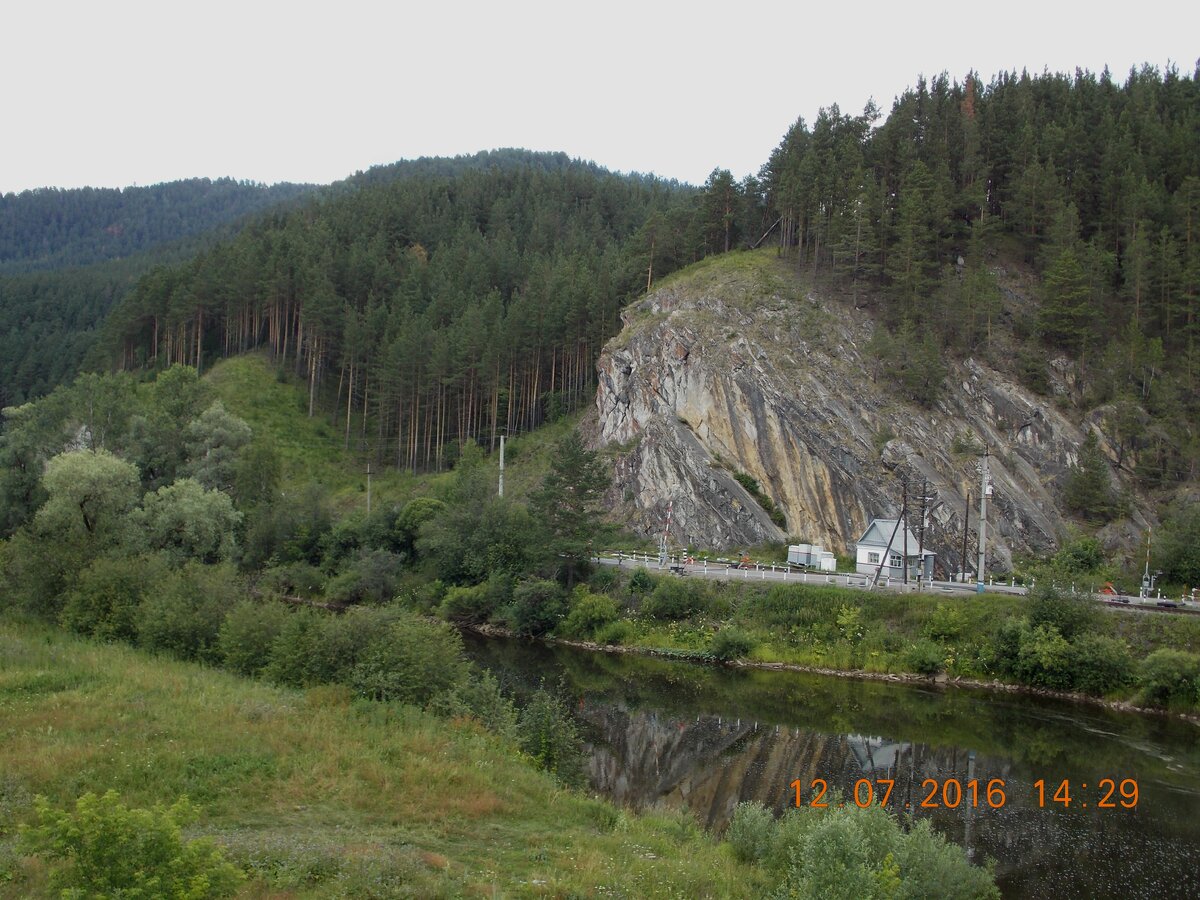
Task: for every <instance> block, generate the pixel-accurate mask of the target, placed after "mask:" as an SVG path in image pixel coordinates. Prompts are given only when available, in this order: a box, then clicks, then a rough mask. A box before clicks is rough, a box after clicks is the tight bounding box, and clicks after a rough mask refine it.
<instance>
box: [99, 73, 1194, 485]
mask: <svg viewBox="0 0 1200 900" xmlns="http://www.w3.org/2000/svg"><path fill="white" fill-rule="evenodd" d="M1198 123H1200V93H1198V87H1197V80H1196V76H1195V75H1194V74H1193V75H1191V76H1189V75H1186V74H1181V73H1179V72H1178V71H1176V70H1175V69H1173V68H1172V69H1167V70H1166V71H1161V70H1158V69H1155V68H1151V67H1145V68H1143V69H1141V70H1138V71H1132V72H1130V73H1129V75H1128V76H1127V77H1126V78H1125V80H1124V81H1123V82H1122V81H1120V80H1117V79H1114V78H1113V77H1112V76H1111V75H1110V74H1109V73H1108V72H1107V71H1106V72H1104V73H1101V74H1099V75H1096V74H1093V73H1088V72H1077V73H1076V74H1075V75H1073V76H1068V75H1061V74H1043V75H1038V76H1031V75H1029V74H1026V73H1022V74H1021V75H1016V74H1010V73H1005V74H1001V75H999V76H997V77H995V78H994V79H993V80H992V81H991V82H990V83H984V82H983V80H982V79H981V78H979V77H978V76H977V75H975V74H970V75H968V76H967V77H966V78H965V79H963V80H962V81H961V82H960V81H957V80H952V79H951V78H949V77H948V76H946V75H940V76H937V77H935V78H932V79H924V78H922V79H920V80H918V82H917V84H916V86H915V87H913V88H910V89H909V90H906V91H905V92H904V93H903V94H902V95H900V96H899V97H898V98H897V100H896V101H895V103H894V105H893V108H892V110H891V112H890V113H889V114H888V115H887V116H886V117H885V116H882V115H881V114H880V112H879V111H878V110H877V109H876V108H875V107H874V106H873V105H868V107H867V108H866V109H865V110H864V112H863V113H862V114H860V115H848V114H845V113H842V112H841V111H840V110H839V109H838V108H837V107H831V108H828V109H824V110H822V111H821V112H820V114H819V115H818V116H817V118H816V120H815V121H814V122H813V123H811V125H810V124H808V123H806V122H804V121H803V120H800V121H797V122H796V124H795V125H794V126H793V127H792V128H791V129H790V130H789V131H788V133H787V134H786V135H785V136H784V137H783V140H782V141H781V143H780V144H779V146H778V147H777V148H775V150H774V151H773V152H772V153H771V154H770V157H769V159H768V160H767V162H766V163H765V164H764V165H763V167H762V169H761V171H760V173H759V175H758V177H747V178H745V179H743V180H742V181H740V182H738V181H736V180H735V179H734V178H733V176H732V175H731V174H730V173H729V172H728V171H726V170H722V169H719V168H718V169H716V170H714V172H713V174H712V176H711V177H710V178H709V180H708V182H707V183H706V184H705V185H704V186H703V187H702V188H701V189H700V190H693V189H688V188H686V187H681V186H679V185H677V184H674V183H666V182H662V181H657V180H655V179H652V178H642V177H621V176H616V175H611V174H608V173H606V172H604V171H602V170H599V169H598V168H596V167H595V166H590V165H584V164H580V163H572V162H571V161H569V160H567V159H566V157H564V156H562V155H546V154H541V155H534V154H525V153H522V152H519V151H501V152H497V153H491V154H479V155H477V156H475V157H470V158H460V159H458V160H422V161H418V162H416V163H402V164H398V165H397V166H390V167H381V168H380V169H377V170H372V171H371V172H368V173H364V174H361V175H359V176H357V177H355V178H353V179H349V180H348V181H347V182H344V183H342V184H341V185H339V186H338V188H339V189H338V190H336V191H331V192H329V193H327V194H326V195H324V196H323V197H322V198H321V199H319V200H314V201H312V202H310V203H308V204H307V205H304V206H302V207H301V208H298V209H294V210H292V211H290V212H285V213H279V214H275V215H270V216H267V217H265V218H262V219H260V220H258V221H257V222H255V223H254V224H253V225H252V226H250V227H249V228H247V229H246V230H244V231H243V232H242V233H241V234H240V235H239V236H238V237H237V238H236V239H234V240H232V241H228V242H226V243H223V244H221V245H219V246H217V247H215V248H214V249H212V250H211V251H209V252H207V253H205V254H203V255H201V256H200V257H198V258H196V259H193V260H191V261H189V262H187V263H184V264H182V265H178V266H174V267H169V268H165V269H162V270H159V271H155V272H154V273H152V274H150V275H148V276H147V277H145V278H144V279H142V280H141V281H140V282H139V283H138V285H137V286H136V288H135V289H134V290H133V291H131V292H130V294H129V296H128V297H127V298H126V300H125V301H124V302H123V303H122V304H121V305H120V306H119V308H118V309H117V310H116V311H115V312H114V314H113V315H112V316H111V318H110V319H109V321H108V323H107V329H106V331H107V333H106V339H105V348H106V349H107V351H108V353H109V358H108V360H107V361H108V362H109V363H110V364H114V365H117V366H120V367H126V368H128V367H136V366H142V365H168V364H171V363H174V362H188V363H191V364H198V365H200V366H203V365H204V364H205V361H206V360H211V359H213V358H215V357H218V356H221V355H225V354H230V353H237V352H241V351H244V350H246V349H249V348H251V347H259V346H265V347H267V348H269V349H270V351H271V352H272V354H274V356H275V357H276V358H277V360H278V361H279V363H280V364H281V365H283V366H287V367H288V368H291V369H294V370H295V371H296V372H297V373H299V374H300V375H302V376H303V377H304V378H305V379H306V380H307V382H308V384H309V387H310V394H311V398H312V405H313V408H314V409H316V408H317V407H318V406H323V408H332V409H334V410H335V411H336V415H338V416H344V415H345V414H346V413H347V412H349V413H350V416H349V417H348V418H347V419H346V421H350V420H351V419H355V418H356V417H358V418H361V417H362V416H363V415H364V414H365V415H366V416H367V417H368V418H369V419H370V420H371V428H370V434H369V436H368V444H369V446H370V447H371V448H372V450H373V452H374V453H375V454H376V455H377V456H378V457H379V458H380V459H381V460H391V461H393V462H394V463H396V464H398V465H400V466H406V467H415V468H421V467H437V466H439V465H440V463H441V461H442V460H443V459H444V457H445V444H446V442H447V441H456V440H460V439H462V438H467V437H470V438H476V439H482V440H483V441H484V442H486V443H491V441H492V440H493V439H494V436H495V434H496V433H497V432H498V430H499V429H502V428H506V429H509V430H510V431H511V430H522V429H526V428H529V427H532V426H534V425H537V424H538V423H539V422H541V421H542V420H543V419H544V418H545V417H546V415H547V414H548V413H550V414H553V413H554V412H556V411H558V410H562V409H568V408H572V407H574V406H576V405H578V404H579V403H580V402H582V400H583V399H584V398H585V397H586V396H587V394H588V392H589V390H590V383H591V378H592V366H593V363H594V361H595V357H596V354H597V352H598V350H599V349H600V347H601V345H602V344H603V342H604V341H605V340H606V339H607V338H608V337H610V336H612V335H613V334H614V333H615V332H616V330H617V329H618V327H619V319H618V311H619V309H620V307H621V306H622V305H623V304H624V303H625V302H626V301H627V300H628V299H629V298H630V297H631V296H632V295H633V294H634V293H636V292H637V291H640V290H642V289H644V288H645V287H646V286H647V285H648V284H650V283H652V281H653V279H655V278H657V277H659V276H661V275H663V274H665V273H668V272H670V271H671V270H673V269H674V268H677V267H678V266H680V265H683V264H686V263H688V262H692V261H694V260H696V259H699V258H701V257H703V256H705V255H707V254H711V253H720V252H725V251H727V250H734V249H738V248H741V247H747V246H754V245H764V244H771V243H774V244H776V245H777V246H779V247H780V249H781V252H786V253H789V254H792V255H793V256H794V257H795V258H796V260H797V263H798V265H800V266H803V267H806V268H807V269H808V270H810V271H811V272H813V273H815V274H816V275H818V276H824V277H827V278H829V279H830V281H831V283H832V284H834V285H836V286H839V287H840V288H841V289H843V290H845V291H848V292H850V293H851V294H852V295H853V297H854V298H855V301H856V303H858V304H859V305H872V306H874V307H875V311H876V314H877V315H879V316H880V317H881V319H882V321H884V322H885V323H886V324H887V325H888V326H890V328H889V330H890V332H891V334H892V336H893V337H892V338H891V339H890V340H889V341H886V342H881V345H880V346H879V347H878V348H877V350H878V352H879V355H880V356H881V358H882V360H883V362H884V364H885V365H889V364H891V365H894V366H895V367H896V368H897V369H898V370H902V369H904V367H905V366H910V365H919V364H920V359H921V357H922V356H924V357H926V358H929V357H931V356H944V355H950V356H962V357H965V356H967V355H971V354H984V355H986V354H988V353H989V349H991V348H992V345H996V346H997V347H1000V346H1002V347H1011V346H1016V347H1018V348H1020V349H1019V351H1018V352H1017V353H1016V354H1015V359H1014V361H1013V364H1015V365H1016V366H1017V368H1018V373H1019V374H1020V376H1021V377H1022V379H1023V380H1024V381H1025V382H1026V383H1027V384H1028V385H1029V386H1030V387H1033V388H1034V389H1043V390H1044V389H1045V387H1046V377H1047V376H1046V361H1047V359H1048V358H1052V357H1054V356H1056V355H1061V356H1063V357H1066V358H1068V359H1069V360H1070V361H1071V362H1072V363H1073V364H1074V366H1075V367H1076V369H1077V375H1078V383H1079V385H1080V392H1079V395H1078V396H1077V397H1076V398H1075V400H1076V401H1077V402H1078V403H1079V404H1080V406H1081V407H1086V408H1094V407H1096V406H1098V405H1101V404H1112V405H1113V406H1114V408H1115V409H1116V414H1115V418H1116V421H1117V422H1118V428H1119V430H1121V432H1122V434H1121V435H1120V436H1119V437H1120V439H1121V441H1122V444H1123V445H1125V446H1127V448H1128V450H1130V451H1137V453H1136V457H1137V459H1138V460H1139V468H1140V471H1139V473H1138V474H1139V475H1140V476H1141V477H1142V478H1143V479H1144V480H1145V481H1146V483H1147V484H1151V485H1158V484H1162V483H1164V482H1165V483H1172V482H1177V481H1179V480H1184V479H1187V478H1190V477H1192V476H1193V475H1194V474H1195V467H1196V460H1197V438H1196V435H1195V433H1194V428H1193V427H1192V425H1191V423H1193V422H1195V421H1196V420H1197V417H1198V413H1200V409H1198V408H1197V400H1196V398H1197V397H1198V396H1200V390H1198V388H1200V383H1198V379H1200V358H1198V354H1200V346H1198V336H1200V334H1198V332H1200V321H1198V319H1197V293H1198V290H1200V241H1198V236H1197V220H1198V217H1200V162H1198V159H1197V154H1196V153H1195V147H1196V146H1197V141H1198V138H1200V124H1198ZM998 263H1002V264H1010V265H1017V266H1023V267H1026V268H1028V269H1029V270H1031V271H1032V272H1033V273H1035V274H1036V280H1035V284H1036V291H1035V293H1036V296H1035V297H1034V300H1035V301H1036V308H1035V309H1034V310H1032V311H1030V312H1028V314H1025V315H1014V314H1013V313H1012V311H1011V310H1009V309H1007V308H1006V307H1005V304H1004V303H1003V297H1002V293H1001V287H1000V285H999V284H998V282H997V279H996V277H995V274H994V267H995V266H996V265H997V264H998ZM1000 336H1003V337H1004V339H1005V342H1003V343H1001V344H997V341H998V340H999V337H1000ZM993 352H995V353H996V355H998V356H1004V357H1007V356H1009V355H1010V354H1008V353H1007V352H1001V351H999V350H994V351H993ZM913 383H914V385H915V387H914V388H913V389H912V391H911V399H913V400H915V401H917V402H928V401H930V400H931V399H932V397H931V393H932V392H933V391H936V387H937V384H936V379H929V380H927V381H925V382H921V381H920V380H919V379H917V380H915V381H914V382H913Z"/></svg>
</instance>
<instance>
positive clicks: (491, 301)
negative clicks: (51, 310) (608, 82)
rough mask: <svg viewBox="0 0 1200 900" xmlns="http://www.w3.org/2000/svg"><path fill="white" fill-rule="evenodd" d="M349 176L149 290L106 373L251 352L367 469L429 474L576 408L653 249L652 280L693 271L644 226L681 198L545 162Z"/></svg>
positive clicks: (167, 271)
mask: <svg viewBox="0 0 1200 900" xmlns="http://www.w3.org/2000/svg"><path fill="white" fill-rule="evenodd" d="M493 162H495V164H493ZM427 173H428V174H427ZM385 175H386V176H387V177H385ZM360 179H361V182H360V183H359V184H357V185H356V184H354V183H353V180H352V183H350V184H346V185H342V186H339V187H338V188H337V189H335V190H332V191H330V192H329V193H328V194H326V195H324V196H322V197H320V198H316V199H314V200H312V201H311V202H308V203H306V204H304V205H302V206H299V207H297V208H295V209H292V210H291V211H287V212H280V213H277V214H272V215H269V216H266V217H264V218H262V219H260V220H259V221H257V222H255V223H253V224H252V225H251V226H249V227H247V228H246V229H245V230H243V231H242V232H241V233H240V234H239V235H238V236H237V237H236V238H235V239H233V240H231V241H228V242H226V243H223V244H221V245H220V246H217V247H214V248H213V249H211V250H210V251H208V252H206V253H204V254H202V255H201V256H199V257H198V258H196V259H195V260H193V261H191V262H189V263H187V264H185V265H180V266H176V267H173V268H163V269H159V270H156V271H155V272H153V273H151V274H149V275H147V276H146V277H145V278H143V279H142V280H141V282H139V284H138V286H137V288H136V289H135V290H134V291H133V292H131V293H130V295H129V296H128V297H127V298H126V300H125V301H124V302H122V303H121V304H120V306H119V307H118V308H117V309H115V310H114V312H113V313H112V315H111V316H110V318H109V321H108V323H107V326H106V339H105V346H106V347H107V348H108V350H109V351H110V353H111V359H112V361H113V362H115V363H117V364H118V365H120V366H123V367H131V366H137V365H144V364H151V365H169V364H171V363H175V362H183V363H188V364H191V365H197V366H200V367H201V368H204V367H205V366H206V365H207V363H208V362H209V361H211V360H212V359H213V358H215V357H217V356H223V355H229V354H232V353H238V352H241V351H244V350H248V349H250V348H253V347H258V346H266V347H268V348H269V349H270V350H271V352H272V353H273V355H274V356H275V358H276V359H277V361H278V363H279V365H280V366H281V367H287V368H291V369H294V370H295V371H296V372H297V373H298V374H300V375H302V376H303V377H304V378H305V379H306V380H307V383H308V385H309V399H310V408H313V409H315V408H316V406H317V404H318V403H319V402H324V403H325V404H327V405H328V406H329V407H332V408H333V409H335V410H336V411H337V412H336V415H337V416H338V417H339V420H340V421H345V422H346V423H347V429H348V431H349V430H350V429H349V424H348V423H349V421H350V419H353V420H354V422H355V428H354V429H352V430H353V432H354V434H355V435H359V436H361V437H359V439H360V440H366V441H367V442H368V444H369V446H370V448H371V449H372V450H373V451H374V452H375V453H376V454H377V455H378V456H379V457H380V458H382V459H385V460H390V461H392V462H395V463H399V464H400V465H404V466H410V467H417V468H420V467H427V466H429V467H438V466H440V465H442V464H443V463H444V461H445V459H446V449H447V447H448V445H451V444H453V443H455V442H457V441H459V440H462V439H465V438H475V439H477V440H480V441H482V442H490V441H492V440H494V438H495V436H496V435H497V434H498V433H499V432H500V431H501V430H502V429H507V430H508V431H509V432H510V433H511V432H514V431H519V430H525V429H529V428H532V427H535V426H537V425H538V424H540V423H541V422H542V421H544V419H545V418H546V417H547V416H554V415H555V414H556V413H557V412H559V411H563V410H566V409H570V408H573V407H574V406H576V405H578V404H579V403H581V402H584V401H585V400H587V399H590V396H591V390H592V386H593V384H594V367H595V359H596V355H597V353H598V352H599V348H600V346H601V345H602V344H603V343H604V341H605V340H607V339H608V338H609V337H610V336H611V335H612V334H614V333H615V331H616V329H617V328H618V327H619V317H618V313H619V311H620V309H621V307H622V306H624V305H625V304H626V303H627V302H628V301H629V300H630V299H631V298H632V297H633V296H634V295H635V293H636V292H637V291H638V290H639V288H644V287H645V284H646V281H647V278H648V275H649V271H650V266H651V255H652V253H653V258H654V262H653V265H654V272H655V273H656V274H657V273H659V272H662V271H667V270H669V269H670V268H672V267H675V266H677V265H679V264H680V263H681V262H687V261H690V260H691V259H694V258H697V256H698V254H697V253H692V254H690V255H684V254H683V253H682V252H681V251H680V248H678V247H673V246H668V244H669V242H666V241H655V239H654V238H653V236H652V235H649V236H648V235H647V232H646V229H645V227H644V226H645V223H647V221H651V220H653V221H658V220H668V221H675V220H676V219H679V220H684V219H686V220H687V221H691V217H693V216H694V213H695V203H694V200H695V197H696V191H695V190H694V189H690V188H684V187H681V186H679V185H678V184H676V183H674V182H663V181H659V180H657V179H654V178H646V177H627V176H620V175H614V174H611V173H608V172H605V171H603V170H600V169H598V168H597V167H595V166H592V165H590V164H586V163H577V162H570V161H568V160H566V158H565V157H563V156H561V155H559V154H552V155H547V154H522V153H520V152H519V151H505V152H503V153H502V154H501V156H500V158H499V159H496V160H494V159H493V158H492V156H491V155H490V154H485V155H481V156H480V157H474V158H462V159H460V160H458V161H418V162H417V163H413V164H400V165H398V166H397V167H388V169H386V170H384V171H381V172H377V173H375V175H371V176H368V175H364V176H360ZM364 416H365V417H368V418H369V419H370V420H371V425H370V427H369V428H366V427H364V426H363V425H362V421H363V418H364Z"/></svg>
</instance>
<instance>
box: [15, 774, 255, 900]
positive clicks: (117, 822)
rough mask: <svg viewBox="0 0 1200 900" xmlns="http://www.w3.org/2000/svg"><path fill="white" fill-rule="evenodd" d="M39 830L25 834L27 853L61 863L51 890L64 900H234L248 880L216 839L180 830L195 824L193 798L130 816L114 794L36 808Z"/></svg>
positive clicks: (42, 803)
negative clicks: (190, 837) (186, 835)
mask: <svg viewBox="0 0 1200 900" xmlns="http://www.w3.org/2000/svg"><path fill="white" fill-rule="evenodd" d="M35 808H36V810H37V817H38V823H37V824H36V825H34V826H32V827H25V828H23V829H22V834H21V841H22V844H23V845H24V848H25V849H26V851H27V852H29V853H32V854H38V855H41V856H45V857H48V858H49V859H51V860H55V861H61V864H59V865H57V866H55V867H54V869H53V870H52V872H51V878H50V883H51V885H52V886H53V887H54V888H55V889H56V890H59V891H61V892H62V896H63V897H186V898H189V900H201V898H208V897H227V896H229V895H231V894H233V893H234V892H235V891H236V890H237V888H238V886H239V885H240V884H241V882H242V881H243V880H244V879H245V877H246V876H245V874H244V873H243V872H241V871H240V870H239V869H237V868H235V867H234V866H233V865H231V864H230V863H228V862H226V861H225V859H224V857H223V855H222V853H221V850H220V849H218V848H217V847H216V846H215V845H214V844H213V843H212V841H211V840H209V839H207V838H201V839H199V840H194V841H187V842H185V841H184V840H183V838H182V837H181V833H180V827H181V826H182V825H184V824H187V823H188V822H189V821H190V820H192V819H193V818H194V817H195V813H194V811H193V809H192V807H191V806H190V805H189V804H188V802H187V800H186V799H182V800H180V801H178V802H177V803H176V804H175V805H173V806H171V807H169V808H164V807H162V806H155V807H154V808H153V809H129V808H128V807H126V806H125V805H124V804H122V803H121V802H120V797H119V795H118V794H117V793H116V792H115V791H109V792H108V793H106V794H105V795H104V796H102V797H97V796H96V795H95V794H91V793H88V794H84V795H83V796H82V797H80V798H79V799H78V800H77V801H76V802H75V810H74V811H73V812H68V811H65V810H59V809H53V808H51V806H50V805H49V803H47V801H46V799H45V798H44V797H39V798H37V800H36V801H35Z"/></svg>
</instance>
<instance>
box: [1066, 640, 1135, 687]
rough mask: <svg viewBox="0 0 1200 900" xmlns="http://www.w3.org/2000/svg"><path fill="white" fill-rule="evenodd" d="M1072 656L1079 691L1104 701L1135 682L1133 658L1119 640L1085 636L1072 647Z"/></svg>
mask: <svg viewBox="0 0 1200 900" xmlns="http://www.w3.org/2000/svg"><path fill="white" fill-rule="evenodd" d="M1068 656H1069V659H1070V669H1071V682H1072V687H1073V688H1074V689H1075V690H1077V691H1082V692H1083V693H1085V694H1092V695H1093V696H1096V697H1103V696H1104V695H1105V694H1108V693H1110V692H1112V691H1115V690H1118V689H1120V688H1122V687H1124V686H1125V685H1127V684H1129V683H1130V682H1132V681H1133V678H1134V672H1135V666H1134V661H1133V654H1132V653H1130V652H1129V648H1128V647H1127V646H1126V645H1125V644H1124V642H1122V641H1119V640H1117V639H1116V638H1111V637H1106V636H1104V635H1098V634H1085V635H1083V636H1082V637H1080V638H1078V639H1077V640H1076V641H1075V642H1074V643H1073V644H1072V645H1071V650H1070V653H1069V654H1068Z"/></svg>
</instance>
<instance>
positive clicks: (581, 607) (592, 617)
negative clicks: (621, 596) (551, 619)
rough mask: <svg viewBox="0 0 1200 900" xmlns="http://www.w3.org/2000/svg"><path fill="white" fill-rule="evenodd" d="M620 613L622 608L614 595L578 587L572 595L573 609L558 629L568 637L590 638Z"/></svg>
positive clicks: (614, 619)
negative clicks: (590, 591) (594, 592)
mask: <svg viewBox="0 0 1200 900" xmlns="http://www.w3.org/2000/svg"><path fill="white" fill-rule="evenodd" d="M620 614H621V609H620V607H619V606H617V601H616V600H614V599H613V598H612V597H609V596H607V595H605V594H592V593H589V592H588V591H587V590H586V589H578V588H577V589H576V590H575V593H574V594H573V595H572V597H571V611H570V613H568V614H567V617H566V618H565V619H564V620H563V621H562V624H561V625H559V628H558V631H559V633H560V634H563V635H565V636H567V637H576V638H590V637H591V636H592V635H594V634H595V633H596V631H597V630H598V629H600V628H603V627H604V626H605V625H607V624H608V623H610V622H613V621H616V619H617V617H618V616H619V615H620Z"/></svg>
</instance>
